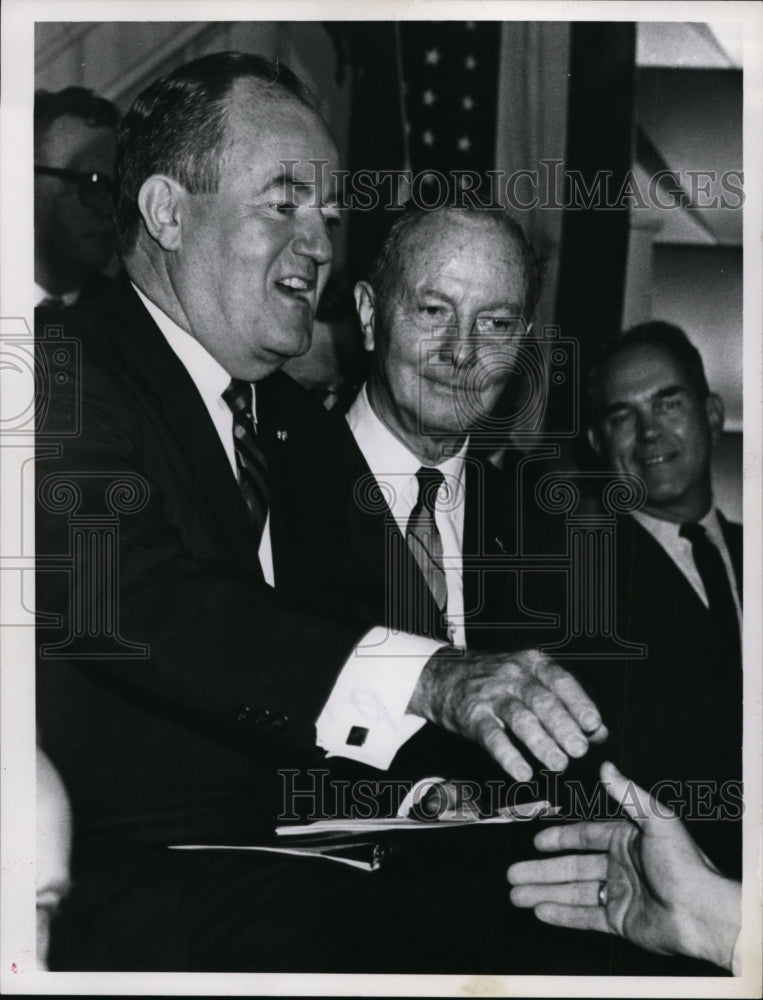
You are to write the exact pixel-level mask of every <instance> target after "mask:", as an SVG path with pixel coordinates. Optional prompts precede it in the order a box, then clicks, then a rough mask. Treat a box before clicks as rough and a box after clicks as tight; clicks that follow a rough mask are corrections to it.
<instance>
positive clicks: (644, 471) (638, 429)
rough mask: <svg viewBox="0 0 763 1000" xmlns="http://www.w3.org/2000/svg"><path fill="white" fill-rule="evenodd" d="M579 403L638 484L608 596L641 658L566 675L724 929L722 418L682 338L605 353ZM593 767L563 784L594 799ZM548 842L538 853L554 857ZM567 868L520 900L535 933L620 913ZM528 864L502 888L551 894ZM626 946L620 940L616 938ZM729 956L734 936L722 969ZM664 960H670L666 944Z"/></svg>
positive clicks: (731, 776) (731, 548)
mask: <svg viewBox="0 0 763 1000" xmlns="http://www.w3.org/2000/svg"><path fill="white" fill-rule="evenodd" d="M586 397H587V399H586V402H587V410H588V424H589V430H588V435H589V440H590V443H591V445H592V447H593V449H594V451H595V452H596V454H597V455H598V456H599V458H600V460H601V462H602V465H603V466H604V467H605V468H606V469H608V470H611V471H613V472H614V473H616V474H617V473H626V474H629V475H631V476H632V475H635V476H638V477H639V478H640V480H641V482H642V484H643V494H644V497H643V505H642V507H641V508H640V509H638V510H636V511H635V512H634V513H632V514H628V515H622V516H621V517H620V518H619V519H618V521H617V524H616V543H615V558H614V581H613V582H614V586H615V588H616V595H617V621H616V623H615V624H616V629H617V634H618V635H619V636H620V637H621V638H622V639H624V640H626V641H629V642H632V643H637V644H641V645H642V646H643V653H640V654H638V655H633V656H632V657H631V658H630V659H626V658H622V659H614V658H613V659H611V660H603V661H598V662H597V661H594V660H591V661H590V662H586V657H585V650H584V648H583V649H581V651H580V658H579V659H578V660H577V661H576V662H575V663H574V665H573V667H572V668H573V669H574V671H575V673H576V674H577V676H578V677H580V679H581V680H582V682H583V683H584V684H585V686H586V689H587V690H589V691H590V692H591V693H592V694H593V695H594V697H595V698H596V701H597V704H598V705H599V706H600V707H601V709H602V711H603V712H604V713H605V717H606V718H607V719H608V720H611V721H610V728H611V738H610V742H609V747H608V748H607V749H606V751H605V752H606V754H607V755H613V756H615V758H616V760H617V761H618V766H620V767H622V768H623V770H626V769H627V773H629V774H632V775H633V777H634V779H635V780H636V781H637V782H638V783H639V784H640V785H642V786H643V787H645V788H649V789H650V790H651V792H652V795H653V796H654V800H653V803H654V802H655V800H656V802H657V803H662V808H663V810H665V809H666V807H667V808H668V809H670V810H671V812H669V813H667V814H669V815H672V814H677V815H678V816H680V817H681V819H683V821H684V822H685V824H686V826H687V828H688V829H689V830H690V831H691V833H692V836H693V837H694V838H695V839H696V841H697V843H698V844H699V845H700V847H701V848H702V851H703V852H704V855H703V857H704V858H705V861H707V859H709V862H708V864H709V867H710V868H711V869H712V871H714V872H716V873H717V872H718V870H720V872H721V874H722V875H724V876H726V879H725V880H724V879H717V880H716V883H714V885H713V887H712V890H713V892H715V891H717V892H718V893H719V895H718V900H717V907H718V911H719V912H721V913H727V914H728V913H729V909H730V911H731V914H732V918H733V910H734V906H735V905H738V901H737V902H736V904H735V901H734V900H733V899H732V900H731V901H730V902H729V900H728V899H727V893H726V892H725V890H724V888H723V886H724V885H733V882H730V881H728V880H729V879H739V878H741V863H742V850H741V849H742V822H741V821H742V813H743V806H742V782H741V776H742V660H741V644H740V631H741V623H742V603H741V598H742V528H741V525H738V524H733V523H730V522H729V521H728V520H727V519H726V518H725V517H724V516H723V514H722V513H721V512H720V511H719V510H718V509H717V508H716V506H715V502H714V498H713V488H712V472H711V459H712V454H713V449H714V447H715V445H716V443H717V441H718V439H719V436H720V434H721V431H722V428H723V416H724V411H723V403H722V400H721V399H720V397H719V396H718V395H717V394H715V393H713V392H711V391H710V388H709V385H708V381H707V377H706V375H705V371H704V366H703V363H702V358H701V356H700V354H699V352H698V351H697V349H696V348H695V347H694V345H693V344H692V343H691V342H690V340H689V339H688V337H687V336H686V334H685V333H684V332H683V330H681V329H680V328H678V327H676V326H673V325H671V324H668V323H663V322H651V323H645V324H643V325H641V326H637V327H634V328H633V329H631V330H628V331H627V332H626V333H622V334H619V335H617V336H615V337H613V338H611V339H610V340H609V341H608V342H606V343H605V344H603V345H602V349H601V352H600V355H599V357H598V358H597V360H596V362H595V363H594V365H593V366H592V367H591V368H590V370H589V372H588V375H587V382H586ZM595 763H596V762H595V761H594V760H592V759H590V758H587V759H586V760H585V761H582V762H580V765H579V767H578V768H576V769H575V770H573V772H572V775H571V777H572V778H573V779H575V777H576V776H577V775H580V774H582V775H583V776H584V777H585V776H587V778H588V781H589V782H591V783H592V781H593V780H595V779H593V778H592V776H591V773H590V768H591V766H592V765H595ZM602 773H604V772H602ZM568 777H569V775H568ZM602 798H603V796H602ZM636 798H637V796H636ZM590 801H591V802H593V803H594V805H593V806H592V807H591V806H589V807H587V811H586V812H585V813H584V814H581V812H580V811H578V810H577V809H576V810H575V811H574V812H573V813H572V818H575V819H583V820H596V821H601V820H602V819H605V820H606V819H609V820H611V819H613V818H614V816H613V813H612V812H611V811H607V810H606V808H604V807H603V806H602V799H599V800H598V802H597V801H596V799H594V798H591V800H590ZM633 801H634V799H633V798H632V799H631V805H632V802H633ZM656 807H657V808H658V809H659V808H660V806H659V805H657V806H656ZM626 811H629V812H630V810H628V808H627V807H626ZM665 814H666V812H664V811H663V813H662V815H665ZM598 825H600V826H601V829H602V831H603V830H605V829H606V828H608V827H612V829H617V830H618V831H619V833H622V834H623V835H627V836H631V835H632V834H633V831H634V830H635V826H634V825H633V824H632V823H631V822H630V821H629V820H627V819H620V820H618V822H616V823H614V824H613V823H610V824H607V823H598ZM581 830H584V831H586V832H590V837H589V842H586V843H585V844H583V843H582V842H581V843H579V844H578V845H576V846H580V847H587V848H589V849H595V847H596V844H595V843H594V841H595V840H597V839H598V838H599V834H597V832H596V830H597V823H583V824H578V825H577V826H575V827H573V828H572V829H571V831H570V833H569V837H568V838H567V842H568V843H569V844H571V843H572V840H573V839H574V837H575V836H576V835H577V834H578V833H579V832H580V831H581ZM547 834H548V837H547V836H546V834H544V835H543V837H541V838H539V843H540V842H541V841H544V840H545V842H546V844H548V843H550V840H551V831H547ZM561 836H562V839H564V838H565V836H566V834H564V833H562V835H561ZM592 857H594V855H589V856H587V857H586V863H589V862H590V859H591V858H592ZM577 861H579V858H578V859H576V863H575V865H574V866H573V867H574V868H575V870H574V871H572V869H569V870H568V871H567V872H562V871H561V865H562V864H563V859H561V858H560V859H556V860H555V862H554V866H552V868H553V871H555V872H556V878H558V879H559V884H557V885H555V886H554V885H552V886H549V885H545V886H542V885H539V884H533V885H532V886H530V889H529V892H525V890H522V891H520V892H519V893H518V895H516V896H515V898H516V901H517V905H519V906H522V907H525V906H532V907H537V906H540V907H541V909H540V911H539V913H540V916H541V919H543V920H545V921H548V922H549V923H552V924H558V925H560V926H561V927H568V928H579V929H582V928H591V927H597V928H599V929H601V928H602V926H603V925H602V920H603V916H602V915H603V914H604V912H605V911H606V912H610V910H612V907H613V906H614V907H615V908H616V907H617V905H618V904H619V903H622V901H623V898H624V897H623V895H622V893H621V891H620V890H621V888H622V886H619V887H618V884H617V879H615V881H614V882H613V883H612V884H608V881H607V877H608V874H609V875H611V874H612V872H609V873H607V872H603V874H600V877H599V879H597V880H596V881H595V882H593V883H592V882H590V881H588V882H586V878H587V876H586V875H585V873H584V870H583V869H584V867H585V866H584V865H581V864H577ZM538 864H539V862H537V861H533V862H531V864H530V865H529V867H527V868H522V867H520V869H513V870H512V876H511V877H512V879H513V878H514V872H516V871H519V873H520V877H522V878H523V879H525V880H526V881H528V882H531V881H537V882H540V881H553V879H552V878H551V876H552V874H553V871H552V870H551V869H548V868H543V875H542V878H541V876H540V875H539V872H540V871H541V868H539V867H538ZM540 864H541V867H542V863H540ZM528 872H529V876H528ZM719 885H720V886H721V888H720V889H718V888H717V887H718V886H719ZM592 886H593V892H591V888H592ZM658 889H659V887H658ZM698 891H699V890H698ZM630 895H631V896H632V894H630ZM658 895H659V892H658ZM629 898H630V896H629ZM608 899H609V902H608ZM544 902H545V903H548V902H552V903H554V904H558V905H554V906H552V907H548V906H542V904H543V903H544ZM710 903H711V905H712V897H711V899H710ZM596 911H598V913H597V912H596ZM613 912H614V911H613ZM605 922H606V921H605ZM734 923H735V921H734V920H733V919H731V924H732V925H733V924H734ZM555 933H560V932H555ZM625 936H626V937H629V936H631V935H630V933H629V931H628V929H627V928H626V932H625ZM589 937H590V938H592V939H593V940H592V941H591V942H590V943H589V942H586V941H585V939H584V940H583V942H582V943H581V941H580V940H579V936H578V937H576V938H574V939H573V941H574V947H575V948H577V949H578V950H584V949H585V948H588V947H597V946H596V944H595V941H596V939H597V938H598V939H599V940H600V941H602V940H604V939H603V938H600V937H599V935H589ZM560 940H561V941H563V939H560ZM724 940H725V938H724ZM732 945H733V936H732V938H731V944H729V946H728V949H727V950H728V954H726V955H724V963H725V964H730V960H731V955H730V952H731V946H732ZM646 946H647V947H648V945H646ZM604 947H605V951H606V958H607V966H608V969H609V971H610V973H616V974H621V975H638V974H641V975H644V974H663V975H687V976H688V975H715V974H718V973H717V970H716V969H715V968H714V966H712V965H711V964H710V963H709V962H704V961H703V962H698V961H697V960H696V959H687V958H683V957H677V956H673V955H671V956H669V957H662V956H652V955H648V954H647V953H646V952H644V951H641V950H640V949H637V948H634V947H633V946H632V945H629V944H627V943H625V942H623V941H617V942H610V946H609V947H608V948H607V947H606V946H604ZM655 950H657V949H655ZM659 950H660V951H664V952H668V951H671V950H672V949H671V948H670V946H669V942H668V943H666V942H663V943H662V946H661V947H660V949H659ZM677 950H678V951H679V952H681V953H682V954H699V953H700V951H701V950H700V949H686V948H681V949H677Z"/></svg>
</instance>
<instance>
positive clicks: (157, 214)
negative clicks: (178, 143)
mask: <svg viewBox="0 0 763 1000" xmlns="http://www.w3.org/2000/svg"><path fill="white" fill-rule="evenodd" d="M187 197H188V192H187V191H186V190H185V188H184V187H183V186H182V185H181V184H178V182H177V181H176V180H173V179H172V177H166V176H165V175H164V174H152V176H151V177H148V178H147V179H146V180H145V181H143V183H142V184H141V187H140V191H139V192H138V208H139V210H140V214H141V215H142V216H143V221H144V223H145V224H146V229H147V230H148V234H149V236H151V238H152V239H154V240H156V242H157V243H158V244H159V246H160V247H161V248H162V250H167V251H170V252H171V251H173V250H178V249H180V246H181V242H182V239H181V237H182V225H181V219H182V215H183V212H182V206H183V203H184V201H185V199H186V198H187Z"/></svg>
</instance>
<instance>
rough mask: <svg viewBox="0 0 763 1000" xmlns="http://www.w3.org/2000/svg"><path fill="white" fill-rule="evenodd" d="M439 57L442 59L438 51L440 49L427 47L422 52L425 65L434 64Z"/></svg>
mask: <svg viewBox="0 0 763 1000" xmlns="http://www.w3.org/2000/svg"><path fill="white" fill-rule="evenodd" d="M441 59H442V54H441V53H440V50H439V49H437V48H435V49H429V50H428V51H426V52H425V53H424V61H425V62H426V64H427V66H436V65H437V64H438V63H439V61H440V60H441Z"/></svg>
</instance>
